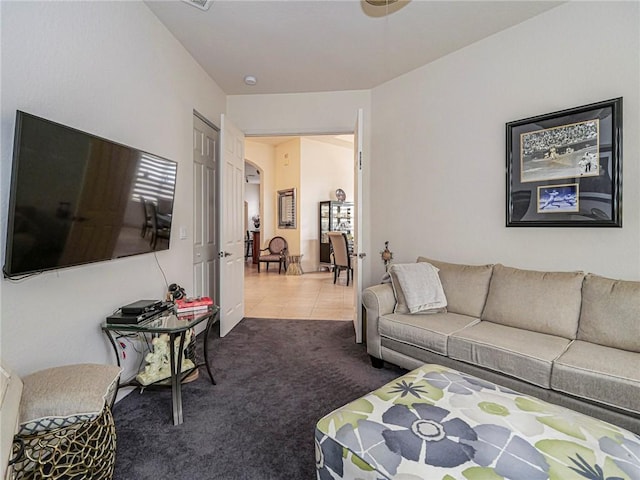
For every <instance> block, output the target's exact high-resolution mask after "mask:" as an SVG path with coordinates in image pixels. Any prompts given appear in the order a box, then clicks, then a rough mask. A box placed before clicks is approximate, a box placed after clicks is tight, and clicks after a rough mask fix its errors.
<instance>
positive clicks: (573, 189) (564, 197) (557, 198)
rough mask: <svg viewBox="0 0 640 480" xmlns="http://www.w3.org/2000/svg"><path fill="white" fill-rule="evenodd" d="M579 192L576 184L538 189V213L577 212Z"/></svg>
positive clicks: (546, 186) (578, 208) (547, 186)
mask: <svg viewBox="0 0 640 480" xmlns="http://www.w3.org/2000/svg"><path fill="white" fill-rule="evenodd" d="M579 190H580V186H579V185H578V184H577V183H568V184H565V185H545V186H542V187H538V213H566V212H579V211H580V205H579Z"/></svg>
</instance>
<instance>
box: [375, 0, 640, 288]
mask: <svg viewBox="0 0 640 480" xmlns="http://www.w3.org/2000/svg"><path fill="white" fill-rule="evenodd" d="M639 10H640V4H639V3H637V2H626V3H614V2H571V3H568V4H565V5H562V6H560V7H558V8H555V9H553V10H551V11H549V12H547V13H544V14H542V15H540V16H538V17H536V18H533V19H531V20H529V21H526V22H524V23H522V24H520V25H517V26H515V27H513V28H511V29H509V30H506V31H504V32H501V33H499V34H496V35H494V36H492V37H490V38H487V39H485V40H483V41H481V42H479V43H476V44H474V45H472V46H470V47H467V48H465V49H462V50H460V51H458V52H456V53H454V54H451V55H449V56H447V57H445V58H442V59H440V60H439V61H436V62H434V63H432V64H430V65H427V66H424V67H422V68H420V69H418V70H416V71H413V72H411V73H409V74H407V75H405V76H402V77H400V78H397V79H394V80H392V81H390V82H388V83H386V84H384V85H382V86H379V87H377V88H375V89H374V90H373V92H372V110H373V112H372V118H373V127H372V135H371V137H372V153H371V161H372V165H371V172H372V173H371V184H370V190H371V191H372V192H378V193H379V194H377V195H371V204H370V208H371V211H372V212H375V215H371V222H372V223H371V232H372V239H371V241H372V243H373V245H374V247H378V248H377V250H382V249H383V247H384V241H385V240H389V241H390V245H389V246H390V249H391V250H392V251H393V252H394V254H395V256H394V261H396V262H413V261H415V259H416V257H417V256H418V255H425V256H431V257H433V258H437V259H442V260H447V261H453V262H468V263H478V264H479V263H496V262H500V263H503V264H505V265H510V266H516V267H523V268H532V269H540V270H546V269H553V270H584V271H589V272H593V273H597V274H601V275H606V276H612V277H617V278H625V279H635V280H638V279H640V188H639V187H640V162H638V158H639V156H640V136H638V132H639V131H640V122H639V118H638V113H639V109H638V105H639V103H640V102H639V101H640V98H639V93H640V92H639V85H640V55H639V54H638V52H639V51H640V11H639ZM620 96H622V97H624V116H623V121H624V146H623V152H624V153H623V182H624V183H623V217H624V218H623V228H622V229H616V228H573V229H571V228H505V162H506V161H505V123H506V122H509V121H513V120H519V119H523V118H527V117H530V116H534V115H538V114H544V113H550V112H554V111H558V110H562V109H566V108H571V107H576V106H580V105H585V104H589V103H592V102H597V101H601V100H607V99H611V98H615V97H620ZM372 250H376V248H372ZM373 263H374V265H375V269H374V271H373V275H372V278H371V279H370V280H371V282H372V283H373V282H377V281H378V280H379V278H380V276H381V275H382V273H383V271H384V268H383V263H382V261H381V260H380V257H379V255H378V256H375V258H374V259H373Z"/></svg>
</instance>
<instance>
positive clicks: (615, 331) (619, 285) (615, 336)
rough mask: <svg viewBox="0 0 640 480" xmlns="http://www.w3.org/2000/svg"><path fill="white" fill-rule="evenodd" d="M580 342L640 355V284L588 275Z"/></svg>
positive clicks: (585, 284) (583, 295)
mask: <svg viewBox="0 0 640 480" xmlns="http://www.w3.org/2000/svg"><path fill="white" fill-rule="evenodd" d="M578 339H579V340H584V341H586V342H592V343H597V344H599V345H604V346H607V347H613V348H622V349H623V350H629V351H631V352H640V282H631V281H625V280H612V279H610V278H605V277H600V276H598V275H593V274H589V275H587V277H586V278H585V281H584V286H583V287H582V311H581V312H580V326H579V328H578Z"/></svg>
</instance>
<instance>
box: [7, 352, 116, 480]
mask: <svg viewBox="0 0 640 480" xmlns="http://www.w3.org/2000/svg"><path fill="white" fill-rule="evenodd" d="M119 379H120V367H117V366H113V365H94V364H80V365H67V366H63V367H55V368H50V369H47V370H41V371H39V372H36V373H33V374H31V375H28V376H26V377H25V378H23V379H22V380H23V382H24V388H23V392H22V398H21V400H20V427H19V430H18V433H17V434H16V436H15V441H14V453H15V455H16V457H17V459H16V461H15V463H14V465H13V469H14V475H13V478H14V479H62V478H64V479H74V480H103V479H110V478H111V477H112V475H113V467H114V463H115V454H116V431H115V425H114V422H113V417H112V415H111V406H112V405H113V402H114V400H115V394H116V391H117V387H118V381H119Z"/></svg>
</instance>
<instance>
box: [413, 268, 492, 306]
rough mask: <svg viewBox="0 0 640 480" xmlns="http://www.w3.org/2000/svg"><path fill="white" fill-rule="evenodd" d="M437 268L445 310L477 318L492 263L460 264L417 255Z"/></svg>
mask: <svg viewBox="0 0 640 480" xmlns="http://www.w3.org/2000/svg"><path fill="white" fill-rule="evenodd" d="M418 262H428V263H430V264H431V265H433V266H434V267H436V268H438V269H439V272H438V275H439V276H440V282H441V283H442V288H443V290H444V293H445V295H446V297H447V311H449V312H452V313H459V314H461V315H469V316H471V317H477V318H479V317H480V315H481V314H482V309H483V308H484V304H485V301H486V299H487V292H488V291H489V281H490V280H491V272H492V271H493V265H462V264H456V263H447V262H440V261H438V260H431V259H429V258H426V257H418Z"/></svg>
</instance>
